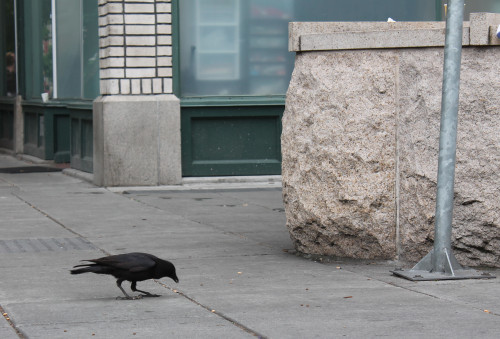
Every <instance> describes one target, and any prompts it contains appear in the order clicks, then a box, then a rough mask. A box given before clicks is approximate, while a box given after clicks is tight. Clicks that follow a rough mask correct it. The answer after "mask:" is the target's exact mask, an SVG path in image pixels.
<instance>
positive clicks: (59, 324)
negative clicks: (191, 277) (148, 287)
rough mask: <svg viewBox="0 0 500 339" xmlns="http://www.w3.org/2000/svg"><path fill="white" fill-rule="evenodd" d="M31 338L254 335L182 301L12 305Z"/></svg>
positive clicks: (99, 301) (18, 320) (159, 300)
mask: <svg viewBox="0 0 500 339" xmlns="http://www.w3.org/2000/svg"><path fill="white" fill-rule="evenodd" d="M9 308H10V309H11V314H12V317H13V319H14V321H15V322H16V325H17V327H18V328H19V329H20V330H21V331H22V332H23V333H24V334H26V335H27V337H29V338H63V337H64V338H79V337H87V336H88V337H101V338H132V337H135V338H167V337H180V338H191V337H196V338H201V337H204V338H206V337H208V338H224V337H228V338H231V337H233V338H235V337H237V338H246V337H251V335H250V334H249V333H247V332H245V331H244V330H242V329H240V328H238V327H237V326H234V325H233V324H231V323H230V322H228V321H227V320H225V319H223V318H221V317H219V316H217V315H216V314H213V313H211V312H209V311H207V310H205V309H204V308H202V307H199V306H198V305H196V304H194V303H192V302H190V301H189V300H186V299H184V298H182V297H179V296H173V297H169V298H148V299H142V300H115V299H99V300H95V299H94V300H75V301H71V300H66V301H64V302H45V303H19V304H11V305H9Z"/></svg>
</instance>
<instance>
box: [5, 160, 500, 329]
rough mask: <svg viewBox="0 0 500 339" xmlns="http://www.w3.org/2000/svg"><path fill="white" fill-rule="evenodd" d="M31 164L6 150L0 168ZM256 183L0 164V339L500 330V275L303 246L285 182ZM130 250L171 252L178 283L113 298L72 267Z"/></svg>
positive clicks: (149, 284)
mask: <svg viewBox="0 0 500 339" xmlns="http://www.w3.org/2000/svg"><path fill="white" fill-rule="evenodd" d="M24 165H26V163H23V162H21V161H19V160H17V159H15V158H12V157H10V156H7V155H0V168H5V167H14V166H24ZM261 186H264V187H257V185H252V186H250V187H248V188H245V187H243V186H242V185H241V183H240V186H239V187H238V188H232V189H231V185H225V184H220V185H217V186H213V187H210V189H206V188H207V187H206V186H203V185H201V186H199V187H197V186H196V185H195V184H191V185H189V187H188V188H185V189H180V187H172V188H169V187H164V188H162V189H160V190H159V189H154V190H145V189H132V188H128V189H125V190H123V189H121V190H120V189H113V190H108V189H105V188H99V187H95V186H93V185H91V184H89V183H87V182H83V181H81V180H80V179H76V178H73V177H70V176H67V175H64V174H62V173H24V174H6V173H0V215H1V218H0V255H1V258H2V260H1V262H0V306H1V308H2V313H4V317H2V318H3V319H0V338H18V337H19V336H20V337H27V338H94V337H95V338H247V337H248V338H251V337H255V336H257V337H267V338H337V337H352V338H367V337H378V336H384V337H391V338H438V337H454V338H472V337H475V338H497V337H498V333H500V280H499V279H490V280H461V281H441V282H418V283H416V282H410V281H407V280H404V279H401V278H397V277H395V276H393V275H391V273H390V272H389V270H392V269H394V268H395V266H397V265H398V263H395V262H355V261H338V262H330V263H319V262H314V261H310V260H307V259H304V258H301V257H299V256H296V255H295V254H294V251H293V246H292V244H291V241H290V238H289V236H288V232H287V229H286V227H285V215H284V212H283V204H282V200H281V190H280V188H279V187H275V186H274V185H271V187H268V186H266V185H261ZM131 251H141V252H149V253H152V254H155V255H157V256H159V257H161V258H164V259H167V260H170V261H172V262H173V263H174V264H175V265H176V267H177V274H178V276H179V279H180V282H179V284H175V283H174V282H173V281H172V280H169V279H162V281H161V282H155V281H146V282H139V283H138V288H140V289H144V290H146V291H151V292H153V293H157V294H161V295H162V297H160V298H146V299H141V300H116V299H115V298H116V297H117V296H120V295H121V292H120V290H119V289H118V288H117V287H116V285H115V280H114V279H113V278H112V277H108V276H100V275H94V274H85V275H79V276H72V275H70V274H69V272H68V270H69V269H70V268H71V267H72V266H73V265H75V264H77V263H78V262H79V260H81V259H91V258H96V257H100V256H103V255H106V254H117V253H124V252H131ZM493 273H494V274H496V275H497V276H499V275H500V272H499V271H493ZM123 286H124V288H125V289H126V290H127V291H129V284H128V283H124V284H123ZM7 319H8V320H7ZM16 331H17V333H16Z"/></svg>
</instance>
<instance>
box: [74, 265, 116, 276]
mask: <svg viewBox="0 0 500 339" xmlns="http://www.w3.org/2000/svg"><path fill="white" fill-rule="evenodd" d="M82 266H85V267H82ZM76 267H82V268H78V269H76V270H75V269H73V270H70V273H71V274H82V273H89V272H90V273H101V274H108V273H109V269H108V268H106V267H103V266H100V265H95V264H84V265H76V266H74V267H73V268H76Z"/></svg>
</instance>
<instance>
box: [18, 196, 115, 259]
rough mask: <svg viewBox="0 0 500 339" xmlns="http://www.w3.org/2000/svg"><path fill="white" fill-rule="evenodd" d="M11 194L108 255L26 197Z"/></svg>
mask: <svg viewBox="0 0 500 339" xmlns="http://www.w3.org/2000/svg"><path fill="white" fill-rule="evenodd" d="M11 193H12V195H14V196H15V197H16V198H18V199H19V200H20V201H22V202H24V203H25V204H26V205H28V206H30V207H31V208H33V209H34V210H35V211H37V212H39V213H40V214H42V215H43V216H44V217H46V218H47V219H49V220H51V221H53V222H55V223H56V224H57V225H59V226H61V227H62V228H64V229H65V230H66V231H68V232H70V233H73V234H74V235H76V236H78V237H79V238H81V239H82V240H83V241H84V242H85V243H88V244H90V245H91V246H93V247H94V248H95V249H97V250H99V251H101V252H102V253H104V254H106V255H110V253H108V252H107V251H105V250H103V249H102V248H100V247H98V246H96V245H94V244H92V242H90V241H89V240H88V239H87V238H86V237H85V236H83V235H82V234H80V233H78V232H76V231H74V230H72V229H71V228H69V227H67V226H66V225H64V224H63V223H62V222H60V221H59V220H57V219H56V218H54V217H52V216H50V215H49V214H48V213H46V212H44V211H43V210H42V209H40V208H38V207H37V206H35V205H33V204H32V203H30V202H29V201H27V200H26V199H23V198H22V197H21V196H19V195H18V194H16V193H14V192H11Z"/></svg>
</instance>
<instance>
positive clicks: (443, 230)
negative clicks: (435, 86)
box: [432, 0, 464, 272]
mask: <svg viewBox="0 0 500 339" xmlns="http://www.w3.org/2000/svg"><path fill="white" fill-rule="evenodd" d="M463 17H464V0H450V4H449V6H448V15H447V18H446V40H445V46H444V71H443V96H442V101H441V130H440V134H439V161H438V179H437V196H436V219H435V220H436V224H435V237H434V256H433V259H432V266H433V269H434V271H439V272H444V271H445V266H446V265H447V262H446V257H447V256H446V255H445V252H444V251H445V249H446V250H447V252H448V253H451V221H452V215H453V195H454V189H453V187H454V181H455V158H456V149H457V121H458V102H459V101H458V99H459V90H460V65H461V57H462V30H463Z"/></svg>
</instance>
